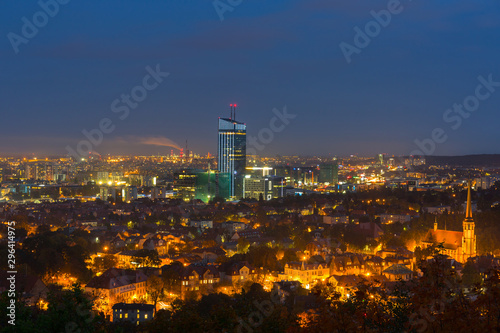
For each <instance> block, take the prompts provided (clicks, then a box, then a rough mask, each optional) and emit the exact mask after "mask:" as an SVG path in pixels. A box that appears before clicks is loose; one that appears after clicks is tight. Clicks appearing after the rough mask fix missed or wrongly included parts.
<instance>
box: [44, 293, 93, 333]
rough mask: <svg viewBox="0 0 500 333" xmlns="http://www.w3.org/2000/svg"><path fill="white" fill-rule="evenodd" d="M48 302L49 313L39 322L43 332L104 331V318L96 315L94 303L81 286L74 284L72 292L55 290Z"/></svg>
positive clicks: (50, 294)
mask: <svg viewBox="0 0 500 333" xmlns="http://www.w3.org/2000/svg"><path fill="white" fill-rule="evenodd" d="M47 300H48V303H49V305H48V308H47V311H46V312H45V313H44V314H43V316H41V318H40V321H39V328H40V330H41V331H42V332H68V331H69V332H75V331H77V330H78V332H82V333H86V332H88V333H91V332H98V331H102V330H101V329H100V328H101V326H102V322H103V318H102V317H99V316H95V315H94V313H93V312H92V306H93V303H92V301H91V300H90V299H89V298H88V297H87V296H86V295H85V294H84V293H83V289H82V288H81V286H80V285H79V284H74V285H73V288H72V289H71V290H53V291H51V292H49V294H48V297H47Z"/></svg>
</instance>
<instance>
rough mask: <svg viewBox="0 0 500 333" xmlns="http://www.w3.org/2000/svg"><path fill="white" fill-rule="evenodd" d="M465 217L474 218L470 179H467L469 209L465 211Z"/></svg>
mask: <svg viewBox="0 0 500 333" xmlns="http://www.w3.org/2000/svg"><path fill="white" fill-rule="evenodd" d="M465 219H466V220H468V219H470V220H472V204H471V195H470V180H468V181H467V209H466V211H465Z"/></svg>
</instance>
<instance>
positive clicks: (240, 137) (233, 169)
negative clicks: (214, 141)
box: [217, 118, 247, 199]
mask: <svg viewBox="0 0 500 333" xmlns="http://www.w3.org/2000/svg"><path fill="white" fill-rule="evenodd" d="M246 132H247V131H246V125H245V124H244V123H241V122H238V121H236V120H234V119H228V118H219V138H218V148H217V170H218V171H219V172H220V173H221V174H225V173H227V174H229V182H228V183H227V187H228V188H227V191H228V194H229V197H231V198H236V199H239V198H242V197H243V177H244V176H245V167H246V150H247V149H246V148H247V133H246Z"/></svg>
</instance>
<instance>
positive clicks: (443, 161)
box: [425, 154, 500, 167]
mask: <svg viewBox="0 0 500 333" xmlns="http://www.w3.org/2000/svg"><path fill="white" fill-rule="evenodd" d="M425 159H426V163H427V165H429V164H431V165H432V164H434V165H453V166H465V167H471V166H477V167H500V154H482V155H464V156H426V157H425Z"/></svg>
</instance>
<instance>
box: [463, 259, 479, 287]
mask: <svg viewBox="0 0 500 333" xmlns="http://www.w3.org/2000/svg"><path fill="white" fill-rule="evenodd" d="M482 280H483V279H482V278H481V274H479V271H478V270H477V268H476V266H475V265H474V263H472V262H471V261H467V263H466V264H465V265H464V269H463V270H462V283H463V284H464V285H465V286H474V285H477V284H480V283H481V282H482Z"/></svg>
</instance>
